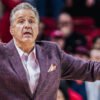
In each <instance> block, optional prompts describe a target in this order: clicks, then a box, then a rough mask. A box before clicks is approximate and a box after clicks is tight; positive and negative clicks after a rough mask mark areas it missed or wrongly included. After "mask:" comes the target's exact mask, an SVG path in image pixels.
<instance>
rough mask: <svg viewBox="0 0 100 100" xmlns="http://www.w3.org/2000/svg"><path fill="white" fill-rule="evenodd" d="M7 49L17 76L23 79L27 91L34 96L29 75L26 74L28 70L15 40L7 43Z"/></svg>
mask: <svg viewBox="0 0 100 100" xmlns="http://www.w3.org/2000/svg"><path fill="white" fill-rule="evenodd" d="M6 47H7V48H6V50H7V52H8V54H9V56H8V57H9V61H10V63H11V64H12V68H13V69H14V71H15V72H16V74H17V76H19V78H20V79H21V80H22V82H24V83H23V85H24V87H25V90H26V92H27V93H29V94H30V96H32V94H31V92H30V89H29V85H28V81H27V76H26V72H25V69H24V67H23V64H22V62H21V58H20V56H19V54H18V52H17V50H16V47H15V45H14V42H13V41H10V42H9V43H8V44H7V45H6Z"/></svg>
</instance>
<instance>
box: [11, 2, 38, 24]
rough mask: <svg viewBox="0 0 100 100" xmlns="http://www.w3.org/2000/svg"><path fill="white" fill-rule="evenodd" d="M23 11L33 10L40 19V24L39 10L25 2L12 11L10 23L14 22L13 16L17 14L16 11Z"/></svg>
mask: <svg viewBox="0 0 100 100" xmlns="http://www.w3.org/2000/svg"><path fill="white" fill-rule="evenodd" d="M21 9H30V10H32V11H33V12H34V13H35V15H36V17H37V19H38V22H39V14H38V11H37V9H36V8H35V7H33V6H32V5H31V4H29V3H26V2H24V3H20V4H19V5H17V6H16V7H14V8H13V9H12V11H11V14H10V23H12V22H13V19H14V18H13V16H14V14H15V13H16V11H18V10H21Z"/></svg>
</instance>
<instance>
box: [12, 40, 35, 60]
mask: <svg viewBox="0 0 100 100" xmlns="http://www.w3.org/2000/svg"><path fill="white" fill-rule="evenodd" d="M14 44H15V47H16V49H17V51H18V53H19V55H20V57H22V55H23V54H26V55H28V54H27V53H25V52H24V51H23V50H21V49H20V48H19V47H18V46H17V45H16V41H15V39H14ZM31 52H33V53H34V55H35V59H36V48H35V47H34V49H33V50H32V51H31Z"/></svg>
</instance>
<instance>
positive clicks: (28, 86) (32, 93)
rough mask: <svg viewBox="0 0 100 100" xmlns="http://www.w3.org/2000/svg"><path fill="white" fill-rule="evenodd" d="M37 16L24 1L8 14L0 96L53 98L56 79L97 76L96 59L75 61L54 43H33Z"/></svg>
mask: <svg viewBox="0 0 100 100" xmlns="http://www.w3.org/2000/svg"><path fill="white" fill-rule="evenodd" d="M38 24H39V17H38V13H37V11H36V9H35V8H34V7H32V6H31V5H30V4H28V3H21V4H19V5H18V6H16V7H15V8H14V9H13V10H12V12H11V16H10V32H11V35H12V36H13V40H12V41H10V42H9V43H7V44H0V99H1V100H55V99H56V92H57V90H58V87H59V83H60V79H78V80H80V79H81V80H87V81H95V80H98V79H100V62H98V63H97V62H91V61H89V62H85V61H81V60H77V59H75V58H73V57H72V56H70V55H68V54H66V53H64V52H63V51H62V50H60V49H59V48H58V46H57V45H56V44H55V43H49V42H35V40H36V37H37V35H38V31H39V30H38Z"/></svg>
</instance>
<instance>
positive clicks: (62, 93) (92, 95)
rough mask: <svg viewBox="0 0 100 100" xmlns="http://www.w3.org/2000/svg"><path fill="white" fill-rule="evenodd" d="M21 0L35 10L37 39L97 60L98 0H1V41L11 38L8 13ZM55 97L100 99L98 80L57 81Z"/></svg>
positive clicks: (99, 52)
mask: <svg viewBox="0 0 100 100" xmlns="http://www.w3.org/2000/svg"><path fill="white" fill-rule="evenodd" d="M21 2H29V3H31V4H32V5H33V6H36V8H37V9H38V11H39V15H40V23H39V30H40V31H39V35H38V38H37V41H40V40H47V41H52V42H56V43H57V44H58V45H59V47H60V48H61V49H63V50H64V51H65V52H66V53H69V54H72V55H73V56H75V57H77V59H83V60H93V61H100V13H99V10H100V0H1V1H0V41H1V42H8V41H10V40H11V38H12V37H11V35H10V32H9V25H10V22H9V16H10V12H11V10H12V8H13V7H14V6H16V5H17V4H19V3H21ZM48 91H49V90H48ZM57 100H100V81H96V82H86V81H85V82H84V81H80V80H76V81H73V80H61V85H60V87H59V90H58V92H57Z"/></svg>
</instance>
